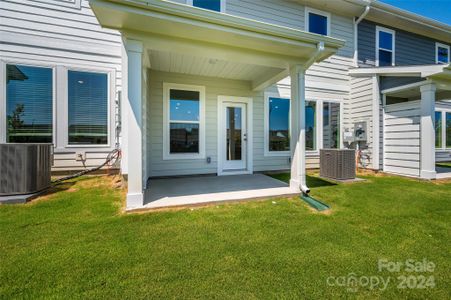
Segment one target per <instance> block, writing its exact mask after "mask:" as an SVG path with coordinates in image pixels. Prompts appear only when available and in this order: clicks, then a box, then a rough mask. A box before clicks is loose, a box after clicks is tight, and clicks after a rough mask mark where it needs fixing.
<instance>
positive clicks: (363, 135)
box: [354, 122, 367, 142]
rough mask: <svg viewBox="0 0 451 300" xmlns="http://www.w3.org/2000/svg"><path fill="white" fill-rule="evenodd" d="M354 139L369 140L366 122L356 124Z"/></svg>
mask: <svg viewBox="0 0 451 300" xmlns="http://www.w3.org/2000/svg"><path fill="white" fill-rule="evenodd" d="M354 141H356V142H366V141H367V131H366V122H356V123H355V124H354Z"/></svg>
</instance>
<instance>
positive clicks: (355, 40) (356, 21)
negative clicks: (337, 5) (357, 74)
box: [354, 5, 370, 67]
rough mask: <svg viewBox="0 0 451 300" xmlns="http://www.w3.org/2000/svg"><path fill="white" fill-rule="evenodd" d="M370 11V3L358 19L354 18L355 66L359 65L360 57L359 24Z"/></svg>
mask: <svg viewBox="0 0 451 300" xmlns="http://www.w3.org/2000/svg"><path fill="white" fill-rule="evenodd" d="M369 12H370V5H367V6H365V10H364V11H363V13H362V14H361V15H360V17H359V18H358V19H357V20H354V66H355V67H357V66H358V64H357V59H358V57H357V56H358V34H359V32H358V25H359V23H360V22H361V21H362V20H363V18H365V17H366V15H367V14H368V13H369Z"/></svg>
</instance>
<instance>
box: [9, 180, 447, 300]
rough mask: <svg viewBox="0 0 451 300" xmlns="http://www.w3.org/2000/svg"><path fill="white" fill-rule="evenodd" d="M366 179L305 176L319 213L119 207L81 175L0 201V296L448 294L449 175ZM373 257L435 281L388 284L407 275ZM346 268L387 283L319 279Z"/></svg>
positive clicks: (276, 207) (260, 206)
mask: <svg viewBox="0 0 451 300" xmlns="http://www.w3.org/2000/svg"><path fill="white" fill-rule="evenodd" d="M366 179H367V181H365V182H360V183H353V184H338V185H332V184H324V183H322V184H321V182H320V181H316V182H317V183H318V186H317V187H314V188H313V189H312V194H313V196H314V197H317V198H318V199H321V200H323V201H325V202H326V203H328V204H329V205H330V206H331V207H332V211H331V213H330V214H328V215H326V214H319V213H314V212H312V211H311V210H310V209H309V208H308V207H307V206H306V205H305V204H303V202H301V201H300V200H298V199H286V198H281V199H277V200H274V199H273V200H268V201H254V202H247V203H242V204H229V205H219V206H209V207H205V208H197V209H184V210H178V211H166V212H154V213H146V214H123V213H121V212H120V207H121V205H122V198H123V192H122V191H121V190H118V189H115V188H113V187H112V186H113V183H112V181H111V179H110V178H109V177H89V178H88V177H84V178H81V179H78V180H76V181H73V182H72V183H69V184H66V185H64V186H62V187H61V191H59V192H57V193H53V194H51V195H48V196H45V197H42V198H41V199H39V200H37V201H34V202H32V203H29V204H25V205H3V206H0V249H1V250H0V262H1V264H0V298H2V299H10V298H120V299H125V298H133V299H135V298H236V299H243V298H245V299H248V298H251V299H252V298H254V299H256V298H340V297H341V298H345V297H353V298H354V297H356V298H384V299H385V298H391V299H399V298H417V299H419V298H429V299H450V297H451V291H450V286H451V278H450V276H451V274H450V262H451V257H450V251H449V246H450V232H451V231H450V221H451V213H450V207H451V197H450V195H451V183H450V182H448V183H446V182H441V183H440V182H436V183H433V182H419V181H415V180H411V179H404V178H398V177H376V176H367V177H366ZM310 180H316V179H315V178H314V177H310ZM310 183H311V184H312V181H311V182H310ZM312 186H313V184H312ZM379 259H387V260H390V261H401V262H404V261H405V260H406V259H415V260H423V259H427V260H429V261H432V262H433V263H434V264H435V266H436V267H435V269H434V271H433V272H431V273H413V275H415V276H416V275H426V276H427V277H429V276H434V280H435V284H436V286H435V288H429V289H409V288H406V289H398V288H397V284H398V279H397V276H400V275H412V274H411V273H407V272H405V271H401V272H395V273H390V272H387V271H383V272H379V271H378V268H377V263H378V260H379ZM349 274H350V275H351V276H357V277H359V278H360V277H361V276H382V277H384V278H388V277H390V280H391V282H390V284H389V285H388V288H387V289H386V290H379V289H377V288H375V289H371V288H369V287H368V286H366V287H362V286H355V287H356V289H353V290H348V289H347V288H346V287H343V286H329V285H328V284H327V279H328V278H329V277H330V276H334V277H340V276H348V275H349Z"/></svg>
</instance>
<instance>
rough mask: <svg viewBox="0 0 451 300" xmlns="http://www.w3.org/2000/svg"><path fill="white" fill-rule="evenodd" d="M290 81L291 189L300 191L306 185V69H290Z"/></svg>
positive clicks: (300, 66) (299, 66)
mask: <svg viewBox="0 0 451 300" xmlns="http://www.w3.org/2000/svg"><path fill="white" fill-rule="evenodd" d="M290 79H291V103H290V105H291V109H290V122H291V128H290V131H291V137H290V143H291V145H290V146H291V147H290V148H291V177H290V188H292V189H295V190H297V191H300V185H301V183H305V69H304V68H303V66H302V65H294V66H292V67H291V68H290Z"/></svg>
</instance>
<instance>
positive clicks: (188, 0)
mask: <svg viewBox="0 0 451 300" xmlns="http://www.w3.org/2000/svg"><path fill="white" fill-rule="evenodd" d="M219 1H220V11H218V12H219V13H225V11H226V0H219ZM186 4H187V5H190V6H192V7H196V8H199V9H205V8H201V7H197V6H194V5H193V0H186ZM205 10H207V9H205ZM209 11H215V10H209Z"/></svg>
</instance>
